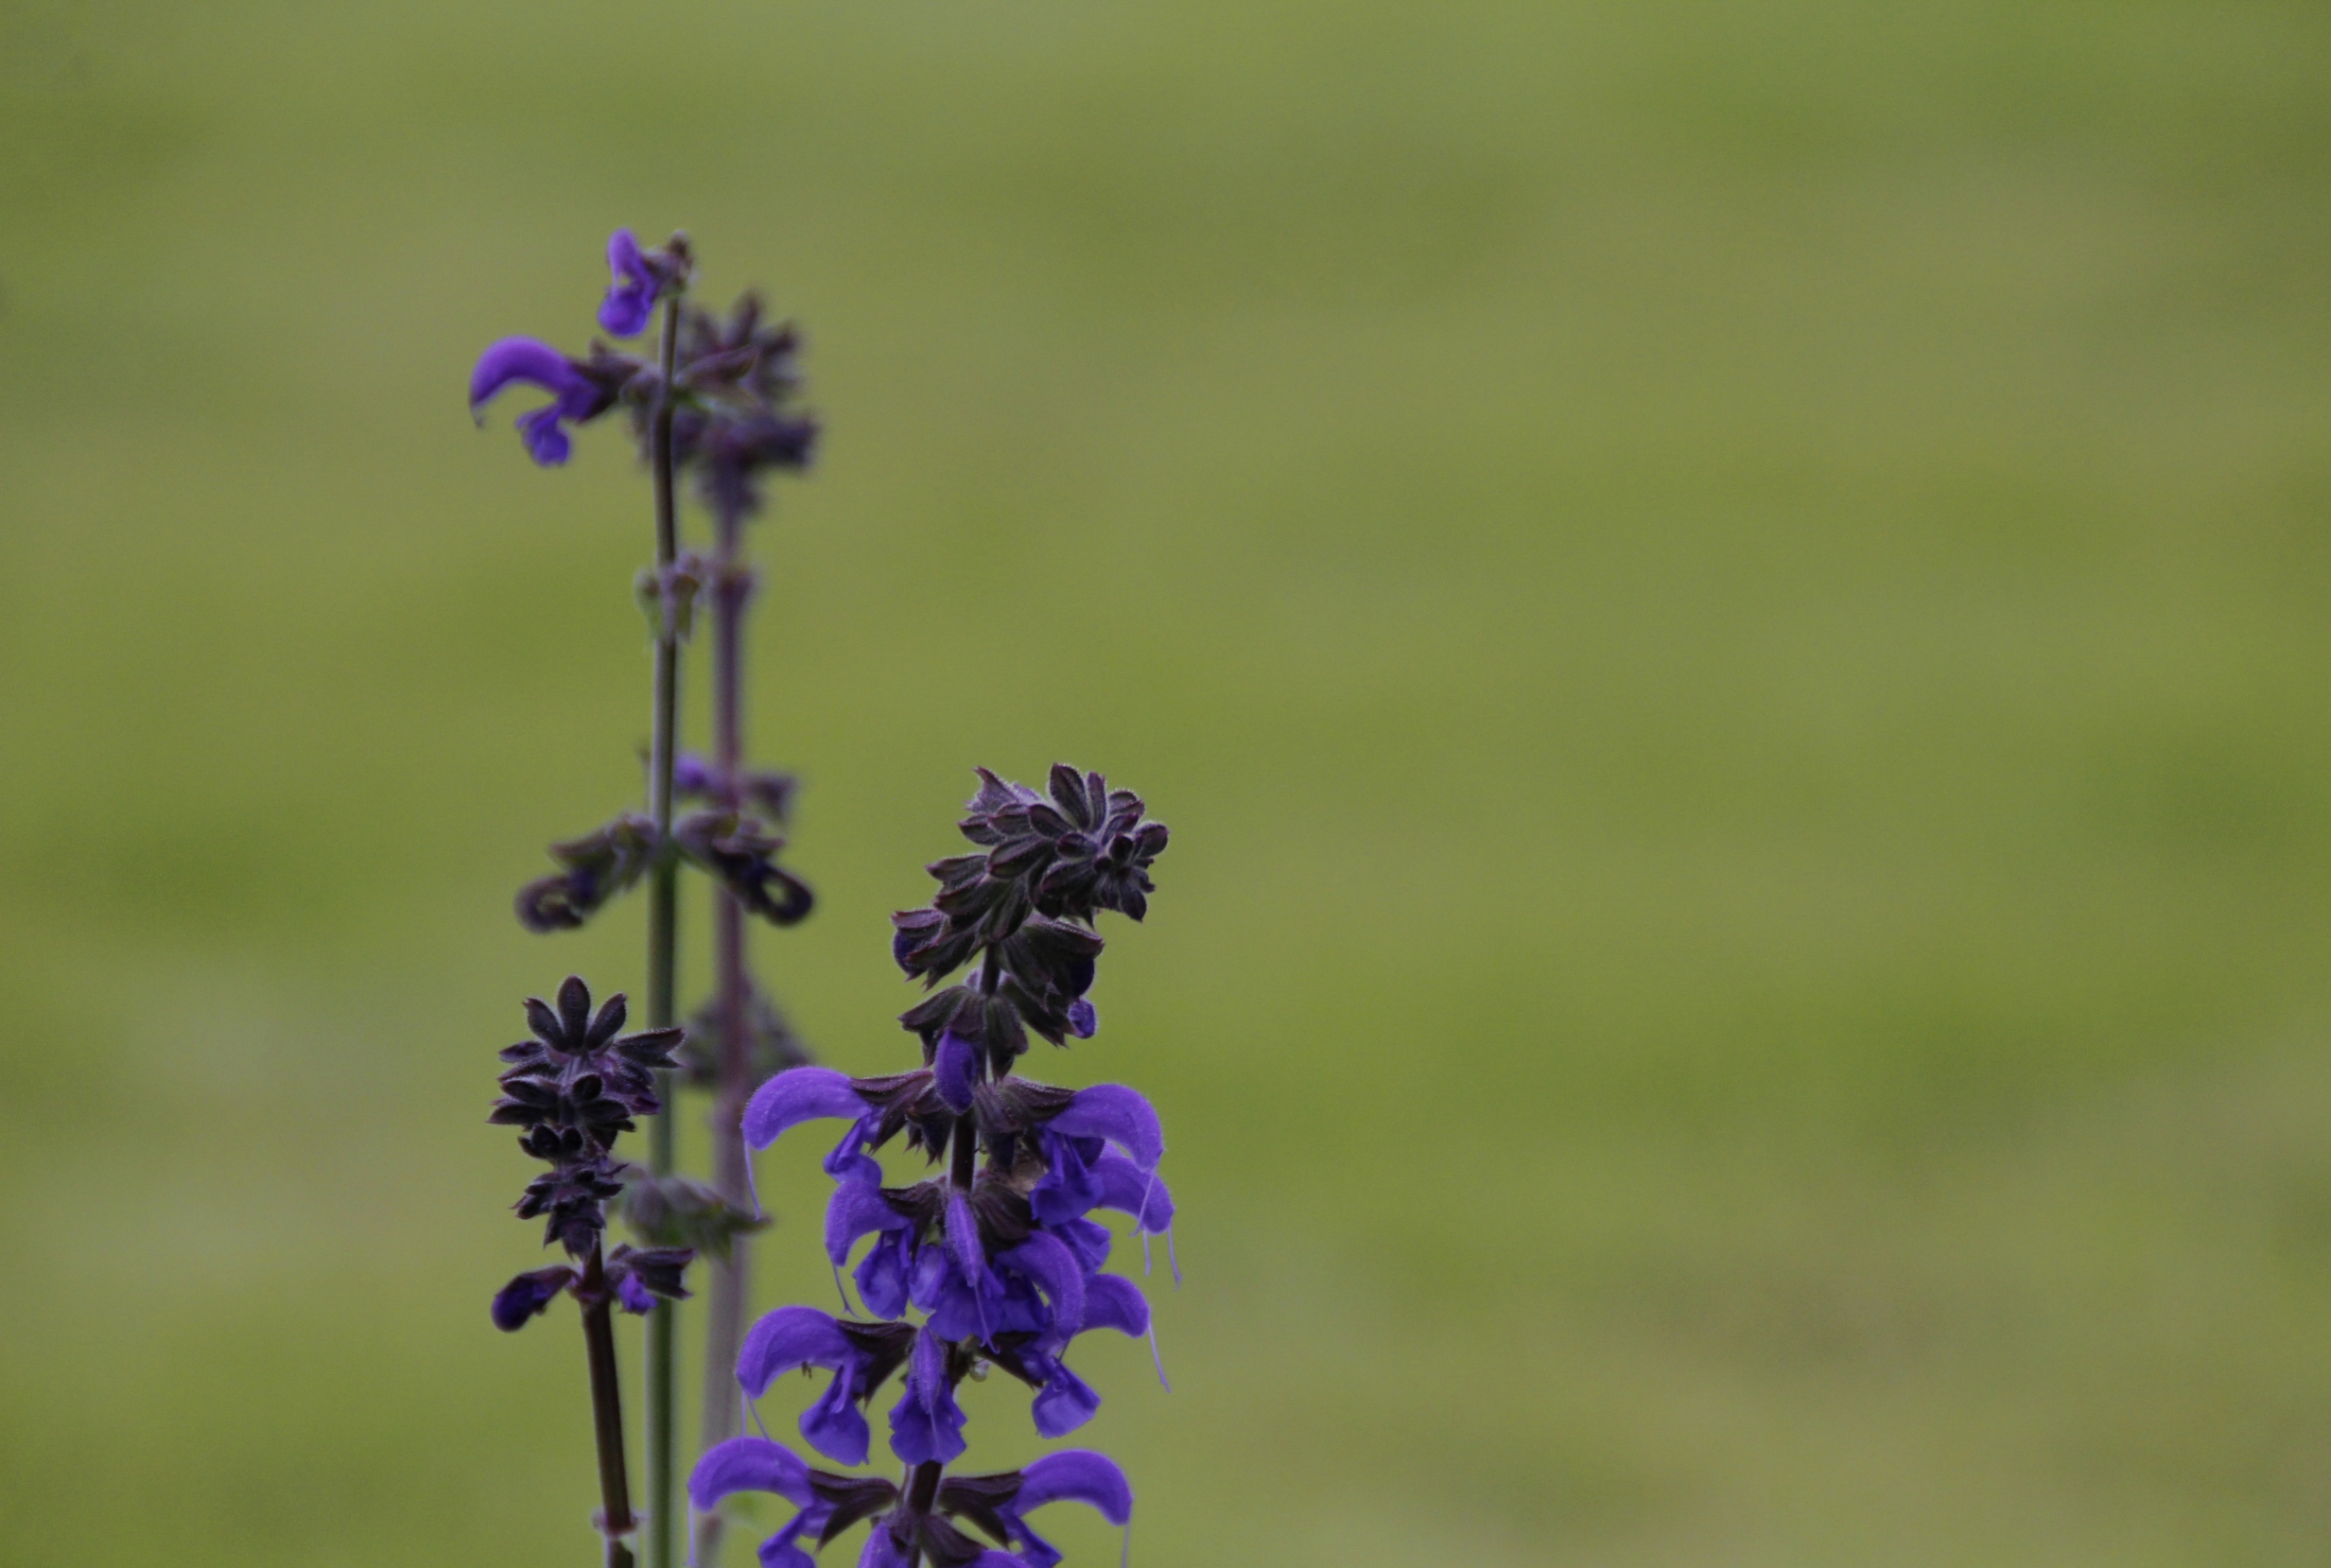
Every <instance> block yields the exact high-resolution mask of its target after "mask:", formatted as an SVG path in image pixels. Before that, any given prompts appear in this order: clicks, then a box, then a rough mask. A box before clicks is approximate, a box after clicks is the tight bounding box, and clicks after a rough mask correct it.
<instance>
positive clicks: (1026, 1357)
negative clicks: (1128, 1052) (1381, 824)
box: [691, 766, 1174, 1568]
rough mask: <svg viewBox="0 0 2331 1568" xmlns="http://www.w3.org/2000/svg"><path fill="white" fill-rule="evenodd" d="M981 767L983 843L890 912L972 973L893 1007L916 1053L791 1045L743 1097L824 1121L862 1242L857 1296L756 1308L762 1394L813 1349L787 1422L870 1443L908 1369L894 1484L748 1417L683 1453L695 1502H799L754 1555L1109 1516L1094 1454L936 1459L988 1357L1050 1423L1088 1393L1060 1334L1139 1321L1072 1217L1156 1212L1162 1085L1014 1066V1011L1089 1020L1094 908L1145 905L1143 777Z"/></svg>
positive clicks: (954, 1565) (1043, 1018)
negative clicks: (744, 1433)
mask: <svg viewBox="0 0 2331 1568" xmlns="http://www.w3.org/2000/svg"><path fill="white" fill-rule="evenodd" d="M981 780H982V785H981V790H980V793H979V794H978V795H976V796H975V797H974V798H973V800H972V802H971V814H970V816H969V818H968V819H967V820H966V821H965V824H964V825H963V826H964V832H965V836H966V837H967V838H969V839H971V841H972V842H973V844H975V845H979V846H981V852H979V853H976V854H972V855H966V856H958V857H956V858H954V859H953V860H950V861H944V862H939V863H937V864H935V865H933V866H932V867H931V874H932V876H933V877H934V878H935V879H936V880H938V882H939V893H938V896H937V897H935V898H934V899H933V900H932V903H931V907H929V908H927V909H923V910H917V911H913V912H910V913H907V914H903V915H898V916H896V919H895V922H894V924H895V928H896V940H895V944H894V951H895V954H896V957H897V959H898V961H899V963H900V965H901V967H904V968H905V969H906V970H907V971H908V973H909V974H910V975H913V976H917V977H919V978H921V979H923V980H925V981H926V982H927V983H929V984H932V985H934V986H936V985H938V984H939V983H941V982H943V981H945V980H947V979H948V976H949V975H950V974H952V973H953V972H954V971H955V970H958V969H966V970H967V971H968V974H969V978H967V979H965V980H963V981H962V982H960V983H958V984H951V985H947V986H945V988H942V989H936V990H934V992H933V994H932V995H931V997H930V998H929V999H928V1000H926V1001H925V1002H923V1003H922V1004H920V1005H919V1006H917V1007H916V1008H914V1009H913V1010H911V1011H910V1012H909V1013H908V1014H907V1015H906V1016H905V1017H904V1018H903V1019H901V1022H902V1023H903V1024H904V1025H905V1026H906V1027H907V1028H908V1029H909V1030H911V1031H913V1033H914V1034H916V1035H917V1036H918V1037H920V1038H921V1040H922V1045H923V1052H922V1054H923V1062H922V1065H921V1066H920V1067H919V1068H914V1069H911V1070H910V1071H905V1072H899V1073H893V1074H890V1075H887V1076H881V1077H862V1078H854V1077H850V1076H848V1075H846V1074H844V1073H842V1072H839V1071H834V1070H832V1069H830V1068H822V1067H809V1066H802V1067H794V1068H791V1069H790V1070H789V1071H782V1072H779V1073H777V1074H776V1075H775V1076H774V1077H773V1078H771V1079H770V1080H769V1081H768V1082H766V1083H765V1084H763V1085H762V1086H761V1087H760V1089H758V1090H757V1092H756V1093H755V1094H754V1095H753V1097H752V1099H751V1101H750V1102H749V1103H748V1105H747V1106H746V1107H745V1110H744V1115H743V1121H742V1130H743V1135H744V1139H745V1141H746V1143H747V1144H748V1146H750V1147H752V1148H755V1149H765V1148H767V1147H769V1146H770V1145H771V1144H773V1143H774V1142H775V1141H777V1140H778V1139H780V1138H782V1137H783V1136H784V1135H785V1134H786V1133H787V1132H789V1131H791V1129H793V1128H795V1127H798V1126H801V1125H803V1124H807V1123H809V1122H815V1121H839V1122H842V1123H844V1129H843V1133H842V1138H841V1141H839V1142H838V1143H836V1144H835V1145H834V1146H833V1148H832V1151H831V1152H830V1153H829V1154H827V1155H826V1159H825V1168H826V1173H827V1174H828V1175H829V1176H832V1177H833V1178H834V1190H833V1194H832V1197H831V1200H830V1201H829V1202H828V1204H827V1206H826V1255H827V1258H828V1259H829V1260H830V1261H831V1263H833V1265H834V1267H835V1270H836V1278H837V1281H839V1280H840V1275H841V1270H842V1269H843V1268H844V1266H845V1265H847V1264H848V1263H850V1260H851V1258H852V1256H853V1254H860V1256H859V1259H858V1263H857V1265H856V1267H855V1268H854V1269H853V1270H852V1274H853V1277H854V1278H855V1280H856V1282H857V1285H858V1293H859V1298H860V1301H861V1304H862V1308H863V1311H864V1312H865V1313H866V1314H867V1316H865V1317H850V1316H835V1315H830V1314H828V1313H826V1312H823V1311H820V1310H818V1309H816V1308H812V1307H804V1306H791V1307H784V1308H781V1309H779V1310H777V1311H775V1312H773V1313H771V1314H769V1315H767V1316H765V1317H763V1318H762V1319H761V1320H760V1321H759V1323H758V1324H757V1325H756V1326H755V1328H754V1329H753V1331H752V1333H751V1334H750V1335H749V1336H748V1338H747V1339H746V1342H745V1347H744V1351H743V1354H742V1355H741V1356H740V1357H739V1363H738V1368H737V1373H738V1377H739V1382H740V1383H741V1384H742V1385H743V1387H744V1389H745V1391H746V1393H747V1394H748V1395H750V1396H753V1397H756V1398H758V1397H760V1396H762V1395H764V1394H765V1393H766V1392H767V1391H768V1390H769V1388H770V1387H771V1386H772V1385H773V1383H774V1379H775V1377H776V1375H777V1374H778V1373H779V1372H781V1371H784V1370H786V1369H789V1368H804V1369H809V1368H820V1369H824V1370H826V1371H829V1372H831V1374H832V1377H831V1381H830V1382H829V1383H827V1385H826V1388H825V1390H824V1392H823V1393H822V1394H821V1395H819V1396H818V1397H816V1398H815V1399H813V1400H811V1401H810V1402H809V1403H808V1405H807V1407H806V1408H805V1409H804V1410H803V1412H802V1414H801V1416H800V1418H799V1424H800V1429H801V1434H802V1437H804V1438H805V1439H806V1440H807V1441H808V1442H809V1445H810V1447H812V1448H813V1449H815V1450H816V1451H817V1452H818V1453H820V1454H822V1455H825V1456H826V1457H827V1458H828V1459H831V1460H834V1461H836V1462H839V1463H842V1464H845V1465H859V1464H864V1463H866V1462H867V1461H868V1458H869V1455H870V1451H871V1448H872V1437H873V1435H872V1431H871V1428H870V1425H869V1422H868V1421H867V1419H866V1416H865V1414H864V1412H865V1411H866V1410H867V1409H868V1408H870V1407H871V1404H872V1402H873V1400H874V1398H875V1395H876V1393H877V1390H878V1387H879V1386H880V1385H882V1384H883V1382H884V1380H886V1379H887V1378H889V1377H890V1376H891V1375H892V1374H893V1373H894V1372H897V1373H901V1374H902V1375H901V1377H900V1387H899V1392H898V1396H897V1398H896V1402H893V1403H892V1405H891V1407H890V1412H889V1421H888V1425H889V1447H890V1451H891V1455H893V1457H895V1458H896V1459H897V1460H898V1461H900V1462H902V1463H904V1464H905V1465H906V1466H907V1467H908V1472H907V1479H906V1482H905V1484H904V1485H903V1486H901V1485H894V1484H892V1483H891V1482H889V1481H879V1480H873V1479H867V1480H852V1479H851V1478H849V1477H845V1476H839V1475H829V1474H826V1472H817V1471H812V1470H810V1469H809V1467H808V1466H807V1465H806V1464H804V1463H802V1462H801V1461H800V1460H799V1459H798V1458H796V1457H794V1456H793V1455H791V1451H790V1450H786V1449H785V1448H783V1447H782V1445H779V1444H776V1443H773V1442H770V1441H769V1440H767V1439H766V1438H739V1439H736V1440H734V1441H732V1442H728V1443H724V1444H722V1445H720V1446H719V1447H717V1448H715V1449H713V1450H711V1451H710V1452H708V1453H707V1454H706V1455H705V1459H704V1461H703V1463H702V1464H700V1465H699V1466H698V1468H697V1472H696V1475H695V1478H694V1480H693V1481H692V1482H691V1490H692V1494H693V1496H694V1498H695V1501H696V1505H697V1507H699V1508H709V1507H714V1506H715V1505H716V1504H717V1503H718V1502H719V1500H720V1499H721V1498H722V1497H723V1496H726V1495H728V1494H730V1493H731V1492H734V1491H738V1490H769V1491H775V1492H777V1493H779V1494H780V1495H783V1496H785V1497H787V1498H788V1499H789V1500H791V1502H792V1503H793V1504H794V1506H795V1507H797V1508H798V1509H799V1510H800V1512H799V1513H797V1514H796V1515H795V1517H794V1518H793V1520H792V1521H791V1523H790V1524H787V1526H786V1527H785V1529H784V1530H782V1531H780V1532H779V1533H778V1534H777V1535H776V1536H774V1537H773V1538H771V1540H770V1541H769V1542H768V1543H767V1544H766V1545H765V1546H764V1547H763V1552H762V1560H763V1562H764V1563H770V1564H775V1565H778V1568H803V1565H804V1564H806V1563H807V1562H808V1560H809V1559H808V1556H807V1552H806V1550H805V1548H804V1545H803V1542H811V1543H813V1544H817V1545H823V1544H824V1543H826V1542H829V1541H831V1540H832V1539H834V1537H835V1536H836V1535H838V1534H839V1533H840V1532H841V1530H842V1529H843V1528H844V1527H846V1525H847V1524H854V1523H856V1522H857V1521H859V1520H861V1519H864V1520H869V1521H870V1522H871V1524H872V1530H871V1533H870V1535H869V1538H868V1540H867V1542H866V1545H865V1548H864V1551H863V1552H862V1554H861V1557H860V1559H859V1560H860V1563H861V1568H867V1565H890V1568H910V1565H913V1564H931V1565H933V1568H967V1565H977V1564H984V1565H986V1568H1053V1564H1055V1563H1057V1562H1058V1561H1059V1560H1060V1558H1059V1553H1058V1552H1057V1551H1056V1550H1054V1549H1053V1548H1052V1545H1051V1544H1050V1543H1049V1542H1046V1541H1044V1539H1043V1538H1042V1537H1041V1536H1039V1535H1037V1534H1036V1533H1035V1531H1034V1530H1033V1529H1032V1528H1030V1527H1029V1524H1028V1523H1027V1520H1026V1517H1025V1516H1026V1514H1027V1513H1028V1512H1029V1511H1031V1510H1033V1509H1035V1508H1036V1507H1041V1506H1043V1505H1044V1504H1046V1503H1051V1502H1055V1501H1060V1500H1063V1499H1076V1500H1080V1501H1084V1502H1087V1503H1089V1504H1091V1505H1092V1506H1093V1507H1097V1508H1099V1509H1100V1510H1101V1511H1102V1513H1103V1514H1104V1515H1105V1517H1107V1518H1108V1519H1110V1520H1111V1521H1112V1522H1114V1523H1117V1524H1124V1523H1125V1522H1126V1521H1127V1520H1128V1519H1129V1518H1130V1517H1131V1510H1132V1506H1133V1496H1132V1490H1131V1488H1130V1487H1129V1486H1127V1484H1126V1482H1125V1478H1124V1475H1123V1473H1122V1472H1120V1471H1119V1470H1118V1468H1117V1467H1116V1465H1115V1464H1113V1463H1112V1462H1111V1461H1109V1460H1107V1459H1105V1458H1104V1457H1103V1456H1101V1455H1097V1454H1088V1453H1082V1452H1075V1453H1066V1454H1056V1455H1050V1456H1048V1457H1046V1458H1043V1459H1039V1460H1037V1461H1036V1462H1035V1464H1032V1465H1030V1466H1028V1467H1027V1468H1026V1469H1025V1470H1024V1471H1014V1472H1005V1473H1000V1474H982V1475H960V1476H949V1475H948V1467H949V1466H951V1465H953V1464H954V1463H955V1462H956V1461H958V1460H959V1459H961V1458H962V1456H963V1455H965V1452H966V1451H967V1444H966V1437H965V1426H966V1422H965V1412H964V1409H963V1407H962V1405H961V1404H960V1403H959V1402H958V1401H957V1399H956V1393H955V1391H956V1388H957V1387H958V1385H960V1384H961V1383H962V1381H963V1380H964V1379H965V1378H966V1377H971V1376H975V1375H982V1376H983V1375H984V1374H985V1372H986V1370H987V1369H989V1368H994V1369H998V1370H1000V1371H1002V1372H1004V1373H1005V1374H1006V1375H1008V1376H1010V1377H1012V1378H1014V1379H1017V1380H1018V1381H1019V1382H1020V1383H1022V1384H1024V1385H1027V1386H1028V1387H1029V1388H1030V1389H1031V1390H1033V1400H1032V1402H1031V1405H1030V1414H1031V1416H1032V1418H1033V1419H1034V1421H1035V1427H1036V1430H1037V1432H1038V1433H1039V1434H1040V1435H1041V1436H1043V1437H1061V1436H1064V1435H1065V1434H1067V1433H1069V1432H1071V1431H1074V1430H1075V1429H1077V1428H1078V1427H1080V1426H1082V1425H1084V1424H1085V1423H1086V1422H1087V1421H1088V1420H1091V1418H1092V1417H1093V1415H1094V1413H1095V1412H1096V1411H1097V1410H1098V1409H1099V1407H1100V1404H1101V1396H1100V1394H1099V1393H1098V1392H1097V1391H1095V1390H1094V1388H1093V1387H1092V1386H1091V1385H1089V1384H1087V1382H1085V1380H1084V1379H1083V1378H1081V1377H1079V1376H1078V1375H1077V1373H1076V1372H1075V1371H1074V1370H1072V1369H1071V1368H1070V1366H1069V1365H1068V1357H1069V1355H1070V1353H1071V1351H1072V1349H1073V1346H1074V1343H1075V1341H1076V1340H1077V1338H1078V1337H1079V1336H1080V1335H1082V1334H1084V1333H1090V1332H1092V1331H1094V1330H1098V1329H1108V1330H1112V1331H1114V1332H1116V1333H1124V1334H1128V1335H1134V1336H1141V1335H1146V1334H1148V1333H1150V1329H1151V1321H1150V1310H1149V1302H1148V1300H1147V1298H1145V1297H1144V1296H1143V1295H1142V1292H1141V1288H1140V1286H1139V1285H1138V1284H1137V1283H1135V1282H1134V1281H1132V1280H1130V1279H1127V1278H1125V1277H1124V1276H1123V1275H1122V1274H1112V1273H1108V1272H1106V1271H1105V1265H1106V1264H1107V1263H1108V1259H1109V1254H1110V1251H1111V1246H1112V1241H1113V1235H1112V1232H1111V1231H1110V1230H1109V1228H1107V1227H1106V1226H1105V1225H1103V1224H1101V1223H1099V1222H1097V1221H1096V1220H1095V1219H1094V1218H1093V1217H1092V1216H1093V1215H1094V1214H1096V1213H1099V1212H1102V1211H1115V1212H1122V1213H1124V1214H1126V1215H1129V1216H1130V1217H1131V1218H1132V1221H1133V1225H1134V1228H1135V1230H1136V1231H1137V1232H1138V1233H1139V1234H1142V1235H1144V1236H1147V1235H1150V1234H1155V1233H1159V1232H1164V1233H1168V1234H1170V1233H1171V1232H1170V1228H1171V1227H1172V1224H1173V1221H1174V1200H1173V1197H1172V1195H1171V1193H1168V1192H1167V1190H1166V1186H1165V1183H1164V1182H1163V1180H1161V1179H1160V1177H1159V1176H1158V1166H1159V1164H1160V1162H1161V1161H1162V1160H1163V1158H1164V1155H1165V1136H1164V1131H1163V1128H1162V1126H1161V1125H1160V1124H1159V1122H1158V1118H1157V1111H1156V1109H1155V1108H1154V1107H1153V1106H1151V1105H1150V1103H1149V1102H1148V1100H1147V1099H1145V1098H1144V1097H1143V1096H1142V1095H1141V1094H1140V1093H1139V1092H1138V1091H1136V1090H1135V1089H1130V1088H1127V1087H1126V1086H1124V1085H1122V1084H1102V1085H1098V1086H1095V1087H1093V1088H1090V1089H1063V1088H1057V1087H1054V1086H1052V1085H1049V1084H1042V1083H1037V1082H1035V1081H1034V1080H1031V1079H1028V1078H1025V1077H1020V1076H1018V1075H1016V1074H1015V1071H1014V1069H1015V1065H1016V1063H1017V1061H1018V1057H1019V1056H1020V1055H1021V1054H1023V1053H1024V1052H1025V1050H1026V1049H1027V1038H1028V1036H1029V1034H1031V1033H1035V1034H1039V1035H1042V1036H1044V1037H1047V1038H1050V1039H1052V1040H1054V1041H1055V1042H1060V1041H1063V1040H1065V1039H1066V1038H1070V1037H1075V1038H1087V1037H1090V1036H1091V1035H1092V1033H1093V1030H1094V1025H1095V1023H1096V1019H1095V1017H1094V1014H1093V1011H1092V1006H1091V1003H1090V1002H1089V1000H1088V999H1087V995H1086V993H1087V991H1089V990H1090V989H1091V987H1092V984H1093V980H1094V976H1095V970H1096V964H1097V960H1098V958H1099V956H1100V953H1101V950H1102V940H1101V937H1100V935H1099V934H1098V932H1095V931H1094V930H1093V922H1094V918H1095V916H1096V915H1098V914H1099V913H1100V912H1101V911H1102V910H1105V909H1106V910H1114V911H1116V912H1118V913H1122V914H1126V915H1135V916H1139V915H1142V914H1145V913H1146V912H1147V908H1148V903H1147V899H1148V896H1149V895H1150V894H1151V893H1153V892H1155V891H1156V889H1155V884H1154V882H1153V880H1151V876H1150V868H1151V866H1152V865H1153V864H1154V863H1155V862H1156V860H1157V855H1158V854H1159V853H1160V852H1161V851H1162V850H1163V849H1164V847H1165V845H1166V830H1165V828H1164V827H1163V825H1161V824H1158V823H1155V822H1151V821H1149V820H1148V819H1147V817H1146V814H1145V811H1144V810H1143V807H1142V804H1141V801H1140V799H1139V796H1136V795H1134V794H1132V793H1130V792H1128V791H1122V790H1120V791H1111V790H1110V789H1108V787H1107V784H1106V781H1105V779H1103V778H1102V776H1101V775H1098V774H1087V773H1080V772H1078V771H1077V770H1075V769H1072V768H1068V767H1065V766H1064V767H1059V768H1055V769H1053V770H1052V780H1051V786H1052V787H1051V789H1050V791H1049V793H1047V794H1044V795H1039V794H1037V793H1035V791H1032V790H1029V789H1026V788H1024V787H1023V786H1020V785H1017V784H1010V783H1007V782H1005V781H1004V780H1002V779H1000V778H999V777H997V776H996V775H993V774H988V773H985V772H983V773H982V775H981ZM894 1141H899V1142H902V1143H903V1145H904V1147H905V1148H906V1149H908V1150H911V1151H919V1152H921V1153H922V1154H923V1156H924V1157H925V1158H926V1159H927V1160H929V1161H930V1163H931V1165H932V1166H933V1167H941V1168H939V1169H934V1171H933V1174H932V1175H931V1176H929V1177H928V1178H926V1179H924V1180H921V1181H915V1182H911V1183H908V1184H906V1185H897V1184H894V1183H893V1182H892V1181H891V1180H890V1178H889V1176H887V1175H886V1173H885V1171H884V1169H883V1166H882V1163H881V1161H880V1160H879V1159H878V1158H877V1156H878V1154H879V1153H880V1151H882V1150H883V1149H884V1148H885V1147H887V1146H889V1145H891V1144H892V1143H893V1142H894ZM869 1242H870V1245H867V1244H869ZM861 1246H863V1248H864V1249H863V1251H862V1253H861V1251H860V1249H861ZM844 1306H845V1307H847V1306H848V1296H847V1293H846V1291H845V1292H844ZM851 1489H855V1490H851ZM845 1499H846V1503H845ZM966 1529H967V1530H968V1531H970V1532H972V1533H966ZM975 1536H983V1537H984V1538H985V1539H986V1540H987V1541H990V1542H994V1545H993V1546H989V1545H986V1544H983V1542H982V1541H980V1540H979V1539H975Z"/></svg>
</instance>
